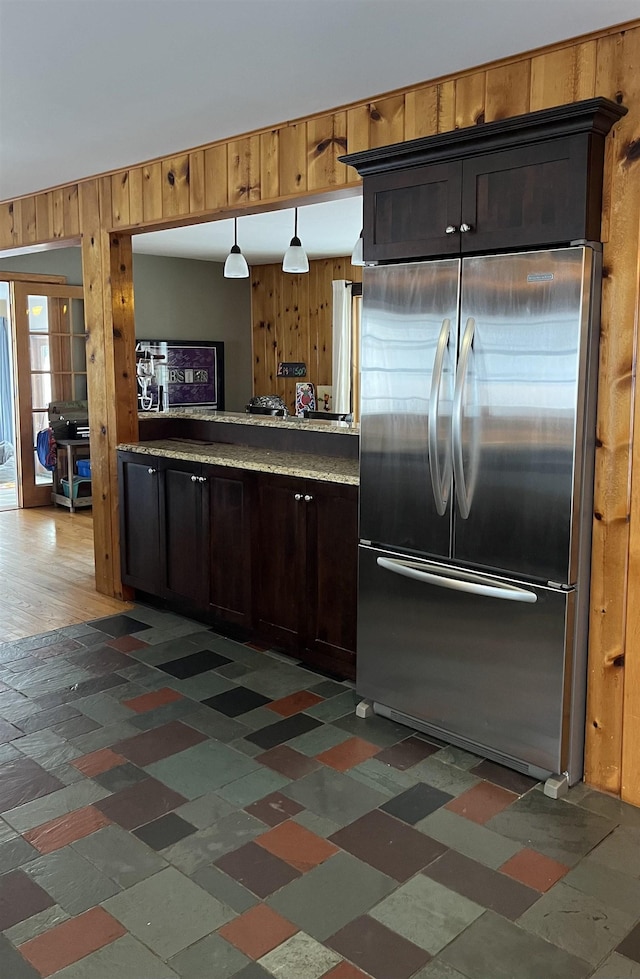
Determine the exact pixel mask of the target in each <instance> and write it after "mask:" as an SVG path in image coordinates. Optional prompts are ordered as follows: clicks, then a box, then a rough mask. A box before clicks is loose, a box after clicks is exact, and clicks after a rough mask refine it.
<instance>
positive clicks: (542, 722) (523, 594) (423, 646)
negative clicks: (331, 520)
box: [356, 546, 574, 773]
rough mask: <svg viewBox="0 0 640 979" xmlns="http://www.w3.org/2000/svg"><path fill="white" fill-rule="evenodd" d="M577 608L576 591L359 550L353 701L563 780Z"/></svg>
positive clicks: (392, 554) (367, 548)
mask: <svg viewBox="0 0 640 979" xmlns="http://www.w3.org/2000/svg"><path fill="white" fill-rule="evenodd" d="M398 572H400V573H398ZM407 575H409V576H407ZM443 584H444V585H447V587H442V585H443ZM459 589H463V590H459ZM478 591H480V592H484V593H480V594H479V593H478ZM498 596H501V597H498ZM573 608H574V593H573V592H572V591H571V592H563V591H560V590H557V591H556V590H552V589H549V588H544V587H537V586H536V587H533V586H531V585H529V584H523V583H518V582H516V581H514V580H509V579H505V578H497V577H490V576H488V575H480V574H477V573H476V574H471V573H469V572H465V571H460V570H459V569H456V568H454V567H453V566H446V565H444V564H436V563H432V562H426V561H419V560H414V559H411V558H407V556H406V555H404V556H403V555H402V554H398V553H393V552H390V551H380V550H376V549H375V548H371V547H366V546H361V547H360V576H359V608H358V665H357V680H356V685H357V690H358V693H359V694H360V695H361V696H363V697H366V698H370V699H372V700H374V701H377V702H379V703H380V704H384V705H385V706H387V707H390V708H392V709H393V710H395V711H399V712H401V713H403V714H406V715H409V717H413V718H415V719H416V720H417V721H420V722H421V723H423V724H426V725H430V726H432V727H434V728H436V729H438V730H440V731H441V732H442V734H443V737H445V738H446V736H447V734H450V735H451V736H452V740H454V741H455V740H456V738H457V739H461V740H464V741H465V742H468V743H470V744H471V745H475V746H477V748H478V751H479V753H480V754H482V753H483V749H486V751H487V753H489V755H490V756H491V754H492V753H493V756H494V757H496V755H499V756H501V757H502V756H504V758H505V761H507V760H508V759H510V758H511V759H515V760H518V761H520V762H523V763H524V764H525V766H533V767H534V768H537V769H541V770H542V771H544V772H549V773H558V772H563V771H565V770H566V767H567V761H568V759H567V752H568V740H569V739H568V736H567V731H568V720H569V718H568V707H567V704H568V702H569V699H570V687H571V684H570V678H569V677H568V670H569V664H568V660H569V659H570V657H566V656H565V648H570V647H571V642H570V641H569V642H567V632H569V634H570V635H572V632H573V630H572V615H573ZM565 687H566V689H567V695H566V697H565Z"/></svg>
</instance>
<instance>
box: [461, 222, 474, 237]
mask: <svg viewBox="0 0 640 979" xmlns="http://www.w3.org/2000/svg"><path fill="white" fill-rule="evenodd" d="M460 231H461V232H462V233H463V234H465V233H466V232H467V231H473V228H472V227H471V225H470V224H467V223H466V221H465V222H464V223H463V224H461V225H460Z"/></svg>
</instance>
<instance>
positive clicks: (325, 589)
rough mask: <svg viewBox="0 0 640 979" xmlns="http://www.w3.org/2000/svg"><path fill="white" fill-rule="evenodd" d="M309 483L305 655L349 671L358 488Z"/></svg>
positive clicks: (351, 671) (352, 655)
mask: <svg viewBox="0 0 640 979" xmlns="http://www.w3.org/2000/svg"><path fill="white" fill-rule="evenodd" d="M309 487H310V493H309V495H311V496H312V497H313V499H312V500H310V501H309V502H308V503H307V504H306V505H305V512H306V516H307V528H306V533H307V553H306V564H305V577H304V580H305V582H306V588H305V592H306V596H305V597H306V615H305V623H306V628H305V650H306V652H305V658H306V659H307V660H308V661H309V662H313V663H315V664H316V665H317V666H320V667H321V668H324V669H327V670H331V671H334V672H335V671H336V669H337V668H338V667H339V672H340V673H341V674H343V675H345V676H349V677H355V666H356V603H357V579H358V490H357V489H356V487H355V486H344V485H341V484H339V483H312V484H309Z"/></svg>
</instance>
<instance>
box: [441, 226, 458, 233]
mask: <svg viewBox="0 0 640 979" xmlns="http://www.w3.org/2000/svg"><path fill="white" fill-rule="evenodd" d="M457 230H458V229H457V228H456V226H455V224H448V225H447V226H446V228H445V229H444V233H445V235H455V233H456V231H457Z"/></svg>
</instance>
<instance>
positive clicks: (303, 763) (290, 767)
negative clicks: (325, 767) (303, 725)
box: [256, 744, 320, 779]
mask: <svg viewBox="0 0 640 979" xmlns="http://www.w3.org/2000/svg"><path fill="white" fill-rule="evenodd" d="M256 761H259V762H260V764H261V765H266V766H267V768H272V769H273V771H274V772H280V774H281V775H286V776H287V778H293V779H296V778H302V776H303V775H310V774H311V772H315V771H316V770H317V769H318V768H319V767H320V766H319V765H318V762H317V761H316V760H315V758H309V757H308V756H307V755H303V754H302V752H300V751H296V750H295V749H294V748H290V747H289V745H288V744H279V745H277V746H276V747H275V748H269V750H268V751H265V752H264V754H262V755H258V756H257V757H256Z"/></svg>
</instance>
